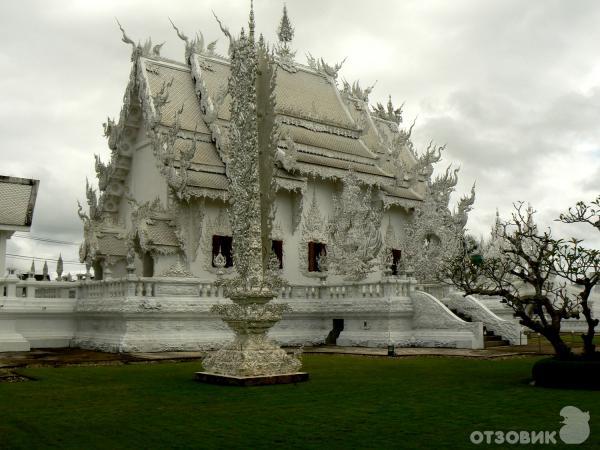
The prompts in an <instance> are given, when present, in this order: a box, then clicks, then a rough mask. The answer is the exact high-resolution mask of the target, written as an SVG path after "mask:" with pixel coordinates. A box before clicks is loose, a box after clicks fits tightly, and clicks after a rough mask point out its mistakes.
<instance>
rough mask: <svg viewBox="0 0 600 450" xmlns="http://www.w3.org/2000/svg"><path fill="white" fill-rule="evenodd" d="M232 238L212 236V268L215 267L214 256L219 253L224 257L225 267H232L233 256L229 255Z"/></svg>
mask: <svg viewBox="0 0 600 450" xmlns="http://www.w3.org/2000/svg"><path fill="white" fill-rule="evenodd" d="M232 243H233V238H232V237H231V236H220V235H214V236H213V237H212V266H213V267H216V266H215V256H217V255H218V254H219V252H221V255H223V256H224V257H225V267H233V256H232V254H231V246H232Z"/></svg>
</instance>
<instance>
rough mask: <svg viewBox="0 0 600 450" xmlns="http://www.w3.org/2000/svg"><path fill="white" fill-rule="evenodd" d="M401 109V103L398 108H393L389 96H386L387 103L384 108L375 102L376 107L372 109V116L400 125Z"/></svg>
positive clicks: (402, 106)
mask: <svg viewBox="0 0 600 450" xmlns="http://www.w3.org/2000/svg"><path fill="white" fill-rule="evenodd" d="M402 108H404V103H402V104H401V105H400V107H399V108H395V107H394V104H393V103H392V96H391V95H389V96H388V102H387V105H386V106H383V105H382V104H381V103H379V102H377V106H374V107H372V109H373V115H374V116H375V117H378V118H379V119H383V120H387V121H389V122H393V123H395V124H396V125H400V124H401V123H402Z"/></svg>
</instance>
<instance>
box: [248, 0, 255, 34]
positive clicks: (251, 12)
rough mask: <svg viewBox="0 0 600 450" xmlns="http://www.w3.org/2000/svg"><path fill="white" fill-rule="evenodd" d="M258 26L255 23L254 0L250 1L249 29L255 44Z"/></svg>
mask: <svg viewBox="0 0 600 450" xmlns="http://www.w3.org/2000/svg"><path fill="white" fill-rule="evenodd" d="M255 26H256V24H255V22H254V0H250V19H249V20H248V29H249V30H250V34H249V38H250V41H251V42H254V28H255Z"/></svg>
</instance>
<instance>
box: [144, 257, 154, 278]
mask: <svg viewBox="0 0 600 450" xmlns="http://www.w3.org/2000/svg"><path fill="white" fill-rule="evenodd" d="M142 276H144V277H153V276H154V258H152V255H151V254H150V253H149V252H145V253H144V256H143V258H142Z"/></svg>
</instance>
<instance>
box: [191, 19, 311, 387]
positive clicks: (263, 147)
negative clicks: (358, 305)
mask: <svg viewBox="0 0 600 450" xmlns="http://www.w3.org/2000/svg"><path fill="white" fill-rule="evenodd" d="M217 20H218V19H217ZM219 24H220V25H221V23H220V22H219ZM221 29H222V30H223V32H224V33H225V35H226V36H227V37H228V38H229V40H230V45H229V55H230V59H231V77H230V80H229V94H230V96H231V99H232V101H231V121H230V124H229V141H230V148H229V149H228V155H229V161H228V162H227V166H228V167H227V169H228V174H229V193H230V195H229V198H230V199H231V201H230V208H229V211H230V222H231V225H232V234H233V260H234V265H235V270H236V276H235V277H234V278H232V279H227V280H222V281H221V283H222V284H223V287H224V291H225V295H226V296H227V297H229V298H230V299H231V300H232V302H233V304H220V305H215V306H214V307H213V309H212V312H213V313H215V314H218V315H219V316H220V317H221V318H222V320H223V321H224V322H225V323H226V324H227V325H228V326H229V327H230V328H231V329H232V330H233V332H234V333H235V338H234V340H233V342H230V343H228V344H225V345H224V346H223V347H222V348H221V349H220V350H218V351H216V352H215V353H213V354H211V355H209V356H208V357H207V358H206V359H205V360H204V361H203V366H204V369H205V370H206V372H199V373H197V374H196V378H197V379H198V380H199V381H203V382H208V383H217V384H236V385H257V384H276V383H291V382H298V381H304V380H307V379H308V374H307V373H303V372H298V370H299V369H300V367H301V363H300V361H299V359H298V358H297V357H296V355H288V354H287V353H286V352H285V351H284V350H282V349H281V348H280V347H279V346H278V345H277V344H276V343H275V342H274V341H272V340H271V339H269V338H268V337H267V332H268V330H269V329H270V328H271V327H273V325H275V324H276V323H277V322H278V321H279V320H281V317H282V314H283V313H284V312H287V311H290V310H291V308H290V307H289V305H287V304H275V305H274V304H270V303H269V302H270V301H271V300H272V299H273V298H274V297H275V296H276V294H275V292H279V291H280V289H281V286H282V280H281V278H280V277H279V276H278V275H277V273H276V271H274V270H273V269H272V268H271V267H270V264H269V261H270V258H271V228H272V218H273V214H274V211H273V201H274V197H275V190H274V186H273V170H274V159H275V152H276V149H277V141H278V133H277V127H276V123H275V97H274V94H273V91H274V88H275V65H274V61H273V59H272V56H271V54H270V51H269V49H268V48H267V46H266V45H265V43H264V41H263V37H262V36H261V37H260V39H259V41H258V43H256V42H255V38H254V12H253V10H252V9H251V11H250V22H249V34H248V35H246V34H245V31H244V29H242V31H241V34H240V36H239V37H238V38H233V37H232V36H231V34H230V33H229V31H228V30H227V29H225V28H223V26H222V25H221Z"/></svg>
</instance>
